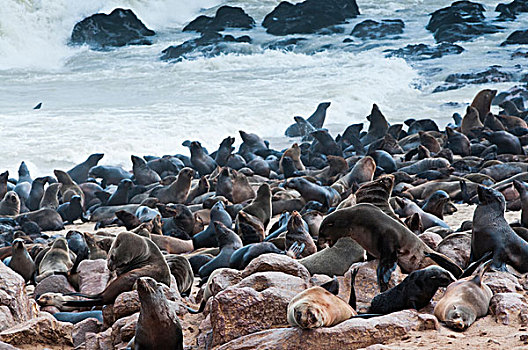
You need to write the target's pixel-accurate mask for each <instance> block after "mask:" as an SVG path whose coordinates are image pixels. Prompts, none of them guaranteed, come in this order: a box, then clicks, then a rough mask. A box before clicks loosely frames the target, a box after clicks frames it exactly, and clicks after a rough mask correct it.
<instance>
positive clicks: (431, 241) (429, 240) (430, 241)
mask: <svg viewBox="0 0 528 350" xmlns="http://www.w3.org/2000/svg"><path fill="white" fill-rule="evenodd" d="M418 238H420V239H421V240H422V241H423V242H424V243H425V244H427V245H428V246H429V248H431V249H433V250H436V247H437V246H438V244H439V243H440V242H441V241H442V236H440V235H439V234H438V233H434V232H429V231H426V232H424V233H422V234H421V235H418Z"/></svg>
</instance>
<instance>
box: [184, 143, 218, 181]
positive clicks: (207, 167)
mask: <svg viewBox="0 0 528 350" xmlns="http://www.w3.org/2000/svg"><path fill="white" fill-rule="evenodd" d="M189 149H190V150H191V163H192V166H193V168H194V169H195V170H197V171H198V173H200V175H209V174H211V173H212V172H213V171H214V170H215V169H216V162H215V161H214V159H213V158H211V157H210V156H209V155H208V154H207V153H205V151H204V149H203V147H202V145H201V144H200V142H198V141H193V142H191V143H190V145H189Z"/></svg>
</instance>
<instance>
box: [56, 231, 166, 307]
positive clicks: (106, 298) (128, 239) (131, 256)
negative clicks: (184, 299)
mask: <svg viewBox="0 0 528 350" xmlns="http://www.w3.org/2000/svg"><path fill="white" fill-rule="evenodd" d="M107 265H108V269H109V270H110V271H115V273H116V276H117V278H115V279H114V280H112V281H111V282H110V283H109V284H108V285H107V286H106V288H105V289H104V290H103V291H102V292H101V293H99V294H95V295H85V294H74V295H78V296H82V297H84V298H87V299H90V300H76V301H68V302H66V303H65V306H78V307H82V306H95V305H107V304H111V303H113V302H114V301H115V299H116V298H117V296H118V295H119V294H121V293H123V292H128V291H131V290H132V287H133V286H134V284H135V283H136V281H137V280H138V278H140V277H152V278H153V279H154V280H156V281H158V282H160V283H163V284H165V285H167V286H170V280H171V279H170V275H171V274H170V269H169V266H168V265H167V262H166V261H165V258H164V257H163V255H162V254H161V251H160V249H159V248H158V246H157V245H156V244H154V242H153V241H151V240H150V239H149V238H145V237H141V236H139V235H137V234H135V233H131V232H121V233H120V234H118V235H117V237H116V239H115V240H114V242H113V243H112V246H111V248H110V251H109V252H108V260H107Z"/></svg>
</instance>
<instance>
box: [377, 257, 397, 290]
mask: <svg viewBox="0 0 528 350" xmlns="http://www.w3.org/2000/svg"><path fill="white" fill-rule="evenodd" d="M397 265H398V255H397V252H396V250H394V251H392V252H389V251H387V250H385V252H384V251H383V250H380V260H379V263H378V268H377V269H376V272H377V278H378V286H379V287H380V291H381V292H382V293H383V292H384V291H386V290H387V289H389V282H390V279H391V275H392V272H393V271H394V270H396V266H397Z"/></svg>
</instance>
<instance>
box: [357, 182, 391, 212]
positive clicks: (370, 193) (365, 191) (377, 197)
mask: <svg viewBox="0 0 528 350" xmlns="http://www.w3.org/2000/svg"><path fill="white" fill-rule="evenodd" d="M393 187H394V175H386V176H381V177H379V178H378V179H376V180H374V181H370V182H367V183H364V184H363V185H361V186H360V187H359V188H358V190H357V191H356V204H359V203H370V204H374V205H375V206H377V207H378V208H380V209H381V210H383V212H384V213H385V214H387V215H388V216H390V217H391V218H393V219H396V220H398V221H399V220H400V219H399V218H398V216H397V215H396V214H395V213H394V210H393V209H392V206H391V205H390V203H389V198H390V196H391V193H392V188H393Z"/></svg>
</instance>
